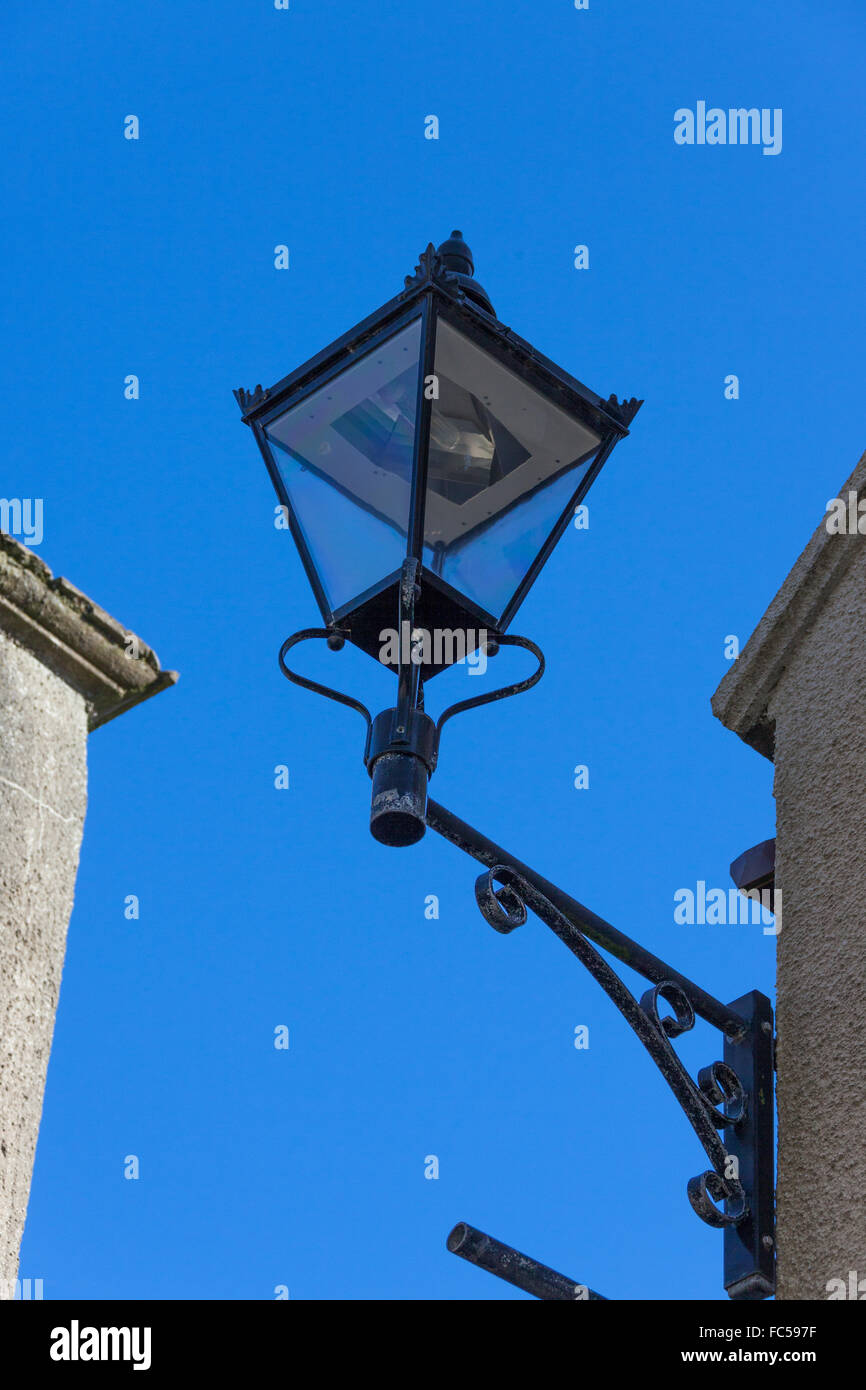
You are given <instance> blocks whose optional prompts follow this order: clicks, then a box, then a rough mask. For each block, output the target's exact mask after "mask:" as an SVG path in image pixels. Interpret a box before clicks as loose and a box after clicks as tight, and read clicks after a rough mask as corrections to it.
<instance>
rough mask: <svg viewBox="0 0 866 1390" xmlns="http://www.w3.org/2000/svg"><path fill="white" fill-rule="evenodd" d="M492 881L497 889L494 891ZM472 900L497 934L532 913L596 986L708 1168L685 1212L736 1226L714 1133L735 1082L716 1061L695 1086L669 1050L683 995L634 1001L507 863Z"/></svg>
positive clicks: (687, 1015) (665, 985)
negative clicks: (673, 1101) (647, 1061)
mask: <svg viewBox="0 0 866 1390" xmlns="http://www.w3.org/2000/svg"><path fill="white" fill-rule="evenodd" d="M497 883H499V884H500V885H501V886H500V887H499V888H498V889H497V887H496V884H497ZM475 896H476V899H477V901H478V906H479V908H480V909H481V913H482V915H483V917H484V919H485V921H487V922H488V923H489V924H490V926H492V927H494V928H495V929H496V931H498V932H503V933H507V932H511V931H514V929H515V927H520V926H522V925H523V923H524V922H525V921H526V909H527V907H528V908H531V910H532V911H533V912H534V913H535V915H536V917H538V918H540V920H541V921H542V922H544V924H545V926H548V927H550V929H551V931H552V932H554V933H555V935H556V936H558V937H559V939H560V941H562V942H563V943H564V945H566V946H567V947H568V949H569V950H570V951H571V952H572V954H573V955H575V956H577V958H578V960H579V961H580V962H581V964H582V965H584V966H585V967H586V969H587V970H588V971H589V973H590V974H591V975H592V976H593V978H594V979H595V980H597V982H598V983H599V984H600V985H601V987H602V989H603V990H604V992H605V994H606V995H607V996H608V998H609V999H610V1000H611V1002H612V1003H613V1004H615V1005H616V1007H617V1008H618V1009H619V1011H620V1013H621V1014H622V1016H623V1018H624V1019H625V1020H626V1022H627V1023H628V1024H629V1025H630V1027H631V1028H632V1030H633V1031H634V1032H635V1033H636V1034H637V1036H638V1037H639V1038H640V1040H641V1042H642V1043H643V1045H644V1047H645V1048H646V1049H647V1051H648V1052H649V1054H650V1056H651V1057H652V1059H653V1061H654V1062H655V1064H656V1066H657V1067H658V1068H659V1071H660V1072H661V1074H662V1076H663V1077H664V1079H665V1081H667V1083H668V1085H669V1086H670V1088H671V1090H672V1091H673V1093H674V1095H675V1096H676V1098H677V1100H678V1101H679V1103H680V1107H681V1109H682V1110H683V1112H684V1114H685V1116H686V1118H687V1119H688V1121H689V1123H690V1124H691V1126H692V1129H693V1130H694V1131H695V1134H696V1135H697V1136H698V1139H699V1140H700V1141H701V1144H702V1145H703V1147H704V1151H705V1153H706V1155H707V1157H708V1158H709V1160H710V1162H711V1164H712V1165H713V1166H712V1170H711V1171H709V1172H705V1173H702V1174H700V1175H699V1176H698V1177H696V1178H692V1179H691V1180H690V1181H689V1185H688V1196H689V1201H690V1202H691V1204H692V1207H693V1208H694V1210H695V1211H696V1212H697V1214H698V1216H700V1217H701V1219H702V1220H703V1221H706V1222H707V1224H708V1225H710V1226H728V1225H736V1224H737V1223H738V1222H739V1221H742V1220H743V1219H744V1217H746V1216H747V1215H748V1206H747V1204H746V1195H745V1192H744V1190H743V1186H742V1184H741V1183H740V1181H739V1179H738V1178H733V1177H730V1176H728V1173H727V1170H728V1167H729V1154H728V1151H727V1149H726V1148H725V1146H724V1144H723V1143H722V1141H721V1139H720V1138H719V1136H718V1134H717V1132H716V1130H717V1128H719V1127H723V1126H725V1125H730V1124H735V1123H737V1122H738V1121H739V1120H741V1119H742V1117H743V1114H744V1108H745V1096H744V1093H743V1088H742V1086H741V1085H740V1082H739V1078H738V1077H736V1076H735V1074H734V1072H733V1071H732V1069H731V1068H730V1067H726V1066H725V1064H724V1063H723V1062H714V1063H713V1065H712V1066H711V1067H708V1068H704V1069H703V1071H702V1072H701V1073H700V1077H699V1082H698V1085H696V1084H695V1083H694V1081H693V1080H692V1078H691V1077H690V1076H689V1074H688V1072H687V1071H686V1069H685V1067H684V1066H683V1064H682V1062H681V1061H680V1059H679V1057H678V1056H677V1054H676V1053H675V1052H674V1050H673V1048H672V1047H671V1044H670V1039H671V1038H672V1037H677V1036H678V1035H679V1034H680V1033H685V1032H688V1030H689V1029H690V1028H693V1027H694V1022H695V1012H694V1009H693V1008H692V1006H691V1004H690V1002H689V1000H688V997H687V995H686V994H685V992H684V991H683V990H682V989H680V987H679V986H678V985H676V984H674V982H673V981H671V980H664V981H662V982H661V983H660V984H656V985H654V986H653V987H652V989H649V990H647V991H646V993H645V994H644V995H643V997H642V999H641V1002H640V1003H638V1001H637V1000H636V999H635V997H634V995H633V994H632V993H631V991H630V990H629V989H627V988H626V986H625V985H624V984H623V982H622V980H621V979H620V978H619V976H618V975H617V974H616V972H615V971H614V970H613V969H611V967H610V966H609V965H608V963H607V961H606V960H604V959H603V958H602V956H600V955H599V953H598V951H596V949H595V947H594V946H592V945H591V944H590V942H589V941H588V940H587V939H586V938H585V937H584V936H583V935H582V933H581V932H579V931H578V930H577V928H576V927H575V926H573V925H572V923H571V922H569V921H568V919H567V918H566V917H564V916H563V914H562V913H561V912H560V911H558V909H557V908H556V907H554V905H553V903H552V902H551V901H550V899H549V898H547V897H545V895H544V894H543V893H541V892H540V891H539V890H538V889H537V888H536V887H534V886H533V884H531V883H530V882H529V881H528V880H527V879H525V878H524V877H523V876H522V875H521V874H519V873H517V872H516V871H515V870H514V869H511V868H508V867H507V866H506V865H501V864H500V865H495V866H494V867H493V868H491V869H488V871H487V872H486V873H484V874H481V875H480V877H479V878H478V880H477V881H476V885H475ZM661 999H664V1000H665V1001H666V1002H667V1003H668V1004H670V1005H671V1007H672V1008H673V1010H674V1012H673V1015H665V1016H664V1017H662V1016H661V1013H660V1009H659V1001H660V1000H661ZM720 1101H727V1102H728V1113H727V1114H725V1113H723V1112H722V1111H720V1110H718V1109H717V1108H716V1107H717V1103H718V1102H720ZM714 1198H715V1201H714V1200H713V1199H714ZM722 1200H724V1201H725V1203H726V1207H727V1210H725V1211H721V1210H719V1208H718V1207H717V1206H716V1204H715V1202H716V1201H722Z"/></svg>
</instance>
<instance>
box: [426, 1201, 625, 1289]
mask: <svg viewBox="0 0 866 1390" xmlns="http://www.w3.org/2000/svg"><path fill="white" fill-rule="evenodd" d="M447 1245H448V1249H449V1250H450V1251H451V1253H452V1255H460V1256H461V1258H462V1259H464V1260H468V1261H469V1263H470V1264H473V1265H477V1266H478V1268H479V1269H486V1270H487V1273H488V1274H495V1275H496V1276H497V1277H498V1278H499V1279H506V1280H507V1281H508V1283H509V1284H514V1285H515V1286H516V1287H517V1288H518V1289H523V1291H524V1293H531V1294H532V1295H533V1297H535V1298H544V1299H547V1300H548V1301H552V1300H556V1301H558V1302H565V1303H574V1302H577V1301H583V1300H587V1301H588V1300H595V1301H596V1302H599V1303H606V1302H607V1299H606V1298H605V1297H604V1295H603V1294H600V1293H595V1292H594V1291H593V1290H592V1289H590V1288H587V1286H586V1285H585V1284H577V1283H575V1281H574V1279H568V1278H566V1276H565V1275H564V1274H557V1272H556V1270H555V1269H548V1267H547V1265H541V1264H539V1263H538V1261H537V1260H533V1259H532V1258H531V1256H529V1255H521V1253H520V1251H519V1250H512V1248H511V1246H510V1245H503V1244H502V1241H501V1240H494V1239H493V1236H486V1235H485V1234H484V1232H483V1231H478V1230H476V1228H475V1227H474V1226H468V1225H467V1224H466V1222H465V1221H459V1222H458V1223H457V1225H456V1226H455V1227H454V1230H453V1231H452V1232H451V1234H450V1235H449V1237H448V1241H447Z"/></svg>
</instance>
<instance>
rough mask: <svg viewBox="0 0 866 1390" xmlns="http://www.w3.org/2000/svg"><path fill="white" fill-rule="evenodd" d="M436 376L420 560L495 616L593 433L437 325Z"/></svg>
mask: <svg viewBox="0 0 866 1390" xmlns="http://www.w3.org/2000/svg"><path fill="white" fill-rule="evenodd" d="M434 372H435V376H436V383H437V390H438V398H437V399H435V400H434V402H433V408H432V418H431V423H430V447H429V456H428V465H427V492H426V499H425V513H424V564H425V566H426V567H427V568H428V569H429V570H431V571H432V572H433V573H434V574H438V575H440V576H441V577H442V578H443V579H444V580H446V582H447V583H449V584H450V585H452V586H453V587H454V588H455V589H457V590H459V591H460V592H461V593H463V594H465V595H466V597H467V598H469V599H471V600H473V601H474V602H475V603H476V604H478V605H479V606H480V607H481V608H483V609H484V610H485V611H486V612H488V613H491V614H493V615H494V616H499V615H500V614H501V613H502V612H503V611H504V609H505V608H506V607H507V604H508V601H509V600H510V598H511V597H512V595H513V594H514V592H515V591H516V589H517V588H518V586H519V585H520V583H521V581H522V580H523V579H524V578H525V576H526V574H527V573H528V571H529V569H530V568H531V566H532V564H533V562H534V560H535V559H536V557H537V556H538V553H539V551H540V550H541V549H542V547H543V545H544V543H545V541H546V540H547V538H548V536H549V535H550V533H551V531H553V529H554V527H555V525H556V523H557V521H558V520H559V518H560V516H561V515H562V513H563V511H564V509H565V508H566V507H567V505H568V502H569V499H570V498H571V497H572V496H573V495H574V494H575V492H576V491H577V489H578V486H579V484H580V481H581V478H582V477H583V476H584V474H585V473H586V471H587V470H588V469H589V467H590V465H591V464H592V461H593V459H594V458H595V455H596V453H597V451H598V448H599V446H600V444H601V436H600V435H598V434H596V433H595V432H594V431H593V430H591V429H589V428H588V427H587V426H586V425H585V424H583V423H582V422H581V421H580V420H578V419H576V418H575V417H574V416H573V415H570V414H569V413H568V412H567V411H565V410H563V409H562V408H561V407H560V406H558V405H556V404H554V402H552V401H550V400H548V399H547V398H546V397H545V396H543V395H542V394H541V392H540V391H537V390H536V389H535V388H534V387H533V386H530V385H529V383H528V382H527V381H525V380H524V379H523V378H522V377H521V376H519V375H518V374H517V373H516V372H514V371H511V370H510V369H509V368H508V367H505V366H503V364H502V363H501V362H499V361H498V360H497V359H496V358H494V357H492V356H491V355H490V354H489V353H487V352H485V351H484V349H483V348H481V347H479V346H478V345H477V344H476V343H474V342H473V341H472V340H471V339H469V338H467V337H466V336H465V335H464V334H462V333H461V332H459V331H458V330H457V329H455V328H453V327H452V326H451V324H449V323H447V322H446V321H445V320H443V319H440V320H439V322H438V324H437V331H436V355H435V367H434Z"/></svg>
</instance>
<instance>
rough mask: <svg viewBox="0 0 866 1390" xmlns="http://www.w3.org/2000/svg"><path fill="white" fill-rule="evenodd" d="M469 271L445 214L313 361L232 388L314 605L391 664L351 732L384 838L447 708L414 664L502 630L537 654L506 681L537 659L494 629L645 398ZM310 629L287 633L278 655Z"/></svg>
mask: <svg viewBox="0 0 866 1390" xmlns="http://www.w3.org/2000/svg"><path fill="white" fill-rule="evenodd" d="M473 273H474V266H473V262H472V253H471V251H470V250H469V247H468V246H467V245H466V243H465V241H464V240H463V238H462V235H461V233H460V232H457V231H455V232H452V234H451V236H450V238H449V239H448V240H447V241H445V242H443V243H442V245H441V246H440V247H439V249H438V251H434V249H433V247H432V245H430V246H428V247H427V250H426V251H425V252H424V253H423V255H422V256H421V258H420V261H419V264H418V266H417V268H416V271H415V274H414V275H412V276H408V277H407V279H406V283H405V288H404V290H403V291H402V293H400V294H399V295H398V296H397V297H396V299H392V300H390V301H389V302H388V303H387V304H385V305H383V307H382V308H381V309H378V310H377V311H376V313H374V314H371V315H370V317H369V318H367V319H365V320H364V321H363V323H361V324H359V325H358V326H357V327H356V328H353V329H352V330H351V331H350V332H349V333H346V334H344V336H343V337H342V338H340V339H338V341H337V342H335V343H332V344H331V346H330V347H328V348H325V350H324V351H323V352H320V353H319V354H318V355H317V356H316V357H315V358H313V359H312V361H310V362H307V363H305V364H304V366H302V367H299V368H297V369H296V370H295V371H294V372H292V373H291V374H290V375H289V376H287V377H284V378H283V379H282V381H279V382H277V384H276V385H275V386H272V387H270V389H268V390H262V388H261V387H256V390H255V391H254V392H253V393H248V392H246V391H243V390H240V391H236V392H235V396H236V397H237V400H238V402H239V404H240V407H241V410H242V412H243V418H244V420H245V422H246V423H247V424H248V425H249V426H250V427H251V428H252V430H253V432H254V434H255V436H256V440H257V442H258V445H259V448H260V449H261V451H262V454H263V456H264V459H265V463H266V464H267V467H268V471H269V473H270V475H271V479H272V481H273V484H274V487H275V488H276V491H277V496H278V497H279V499H280V502H281V504H282V505H283V507H284V508H285V510H286V515H287V517H288V522H289V526H290V528H291V532H292V535H293V536H294V539H295V542H296V544H297V547H298V550H299V551H300V555H301V559H302V561H303V564H304V568H305V570H306V572H307V576H308V578H309V580H310V583H311V585H312V588H313V592H314V593H315V595H316V599H317V601H318V604H319V608H320V609H321V613H322V617H323V619H324V620H325V623H326V624H327V629H326V631H325V632H324V633H322V634H321V635H326V636H327V637H328V639H329V642H330V645H331V646H332V647H333V646H339V645H341V644H342V642H343V641H344V640H348V641H350V642H353V643H354V644H355V645H356V646H358V647H360V648H361V649H362V650H363V651H365V652H368V653H369V654H370V655H371V656H375V657H377V659H379V660H381V661H382V662H383V663H384V664H386V665H389V666H391V667H392V668H393V669H394V670H395V671H396V673H397V675H398V698H397V702H396V704H395V706H394V707H393V708H392V709H391V710H386V711H384V712H383V713H382V714H381V715H379V717H378V718H377V719H376V720H374V721H373V722H372V728H371V734H370V738H369V740H368V747H367V752H366V761H367V766H368V768H369V770H370V773H371V776H372V779H373V808H372V816H371V829H372V832H373V834H374V835H375V836H376V838H377V839H379V840H381V841H383V842H384V843H385V844H392V845H405V844H411V843H413V842H414V841H416V840H418V839H420V838H421V836H422V835H423V834H424V828H425V812H426V799H427V779H428V776H429V775H430V774H431V773H432V772H433V770H434V768H435V766H436V758H437V745H438V735H439V730H440V729H441V727H442V724H443V723H444V719H445V718H448V717H450V715H451V714H452V713H454V712H456V710H450V711H446V714H445V716H444V717H443V718H440V720H439V722H438V725H436V724H434V723H433V721H432V720H431V719H430V718H429V716H427V715H425V714H424V712H423V699H424V695H423V692H424V686H425V684H426V682H428V681H429V680H430V679H431V678H432V677H433V676H435V675H437V674H438V673H439V672H440V671H443V670H445V669H447V668H448V667H449V666H450V665H453V664H454V662H455V661H458V660H461V659H462V658H463V657H465V656H466V655H471V654H472V653H473V652H474V651H476V650H477V648H478V647H479V646H484V647H485V648H486V650H487V651H488V652H490V653H493V652H495V651H496V650H497V649H498V647H499V646H500V645H502V644H503V643H505V644H509V645H518V646H525V647H528V648H529V649H530V650H531V651H533V652H534V653H535V654H536V656H537V658H538V661H539V669H538V671H537V672H536V674H535V676H534V677H533V678H531V679H530V680H529V681H521V682H520V683H519V688H520V689H527V688H528V686H529V684H534V681H535V680H537V679H538V678H539V677H540V675H541V671H542V669H543V658H542V657H541V654H540V652H538V649H537V648H536V647H535V645H534V643H531V642H529V641H527V640H526V639H523V638H515V637H510V638H509V637H506V636H505V632H506V629H507V628H508V627H509V625H510V623H511V621H512V619H513V617H514V615H515V613H516V612H517V610H518V608H519V607H520V604H521V603H522V602H523V599H524V598H525V597H526V594H527V593H528V591H529V589H530V587H531V585H532V584H533V583H534V581H535V579H536V578H537V576H538V573H539V571H540V569H541V567H542V565H543V564H544V562H545V560H546V559H547V557H548V556H549V555H550V552H551V550H552V549H553V547H554V546H555V544H556V542H557V541H558V540H559V538H560V536H561V535H562V533H563V531H564V530H565V528H566V526H567V525H568V521H569V518H570V517H571V515H572V513H573V510H574V508H575V507H576V506H577V505H578V504H579V503H580V502H581V500H582V499H583V498H584V497H585V495H586V493H587V491H588V489H589V488H590V486H591V485H592V482H593V480H594V479H595V478H596V477H597V476H598V473H599V471H600V469H601V467H602V465H603V464H604V462H605V459H606V458H607V457H608V455H609V454H610V452H611V450H612V449H613V446H614V445H615V444H616V443H617V442H618V440H620V439H622V438H624V436H625V435H626V434H628V425H629V423H630V422H631V419H632V417H633V416H634V414H635V412H636V411H637V409H638V407H639V405H640V404H641V402H640V401H635V400H631V401H628V402H627V403H626V404H622V405H621V404H619V403H618V402H617V399H616V397H615V396H611V397H610V398H609V399H608V400H602V399H601V397H599V396H597V395H596V394H595V393H594V392H593V391H590V390H588V389H587V388H586V387H585V386H583V385H581V383H580V382H579V381H575V380H574V378H573V377H571V376H569V375H568V374H567V373H566V372H564V371H562V370H561V368H559V367H556V366H554V364H553V363H552V362H550V361H548V360H547V358H545V357H542V355H541V354H540V353H539V352H536V350H535V349H534V348H532V347H530V345H529V344H528V343H526V342H524V341H523V339H521V338H518V337H517V335H516V334H514V333H512V332H511V330H510V329H508V328H506V327H505V326H504V324H502V323H500V322H499V321H498V320H497V318H496V316H495V314H494V312H493V306H492V304H491V303H490V300H489V299H488V297H487V294H486V293H485V291H484V290H483V289H482V287H481V286H480V285H479V284H478V282H477V281H476V280H474V279H473V278H472V277H473ZM395 622H396V627H395V626H394V624H395ZM386 632H392V633H394V641H393V642H392V643H391V644H390V647H389V646H388V645H386V644H385V643H383V636H384V634H385V633H386ZM311 635H313V634H312V633H309V632H305V633H304V634H300V633H298V634H296V635H295V637H294V638H292V639H289V641H288V642H287V643H286V645H285V647H284V649H283V653H282V662H283V663H285V656H286V653H287V652H288V650H289V648H290V647H291V646H292V645H293V644H294V643H295V642H297V641H301V640H303V638H304V637H306V636H311ZM284 670H285V671H286V674H287V675H288V674H289V670H288V667H286V666H285V664H284ZM292 674H293V673H292ZM503 693H508V694H513V693H516V688H510V689H509V690H507V691H505V692H503ZM486 698H490V697H489V696H488V697H486ZM483 702H484V700H473V701H471V702H461V708H465V707H466V705H467V703H470V704H473V705H474V704H477V703H483Z"/></svg>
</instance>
